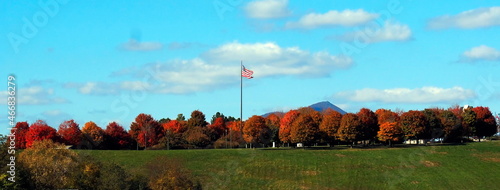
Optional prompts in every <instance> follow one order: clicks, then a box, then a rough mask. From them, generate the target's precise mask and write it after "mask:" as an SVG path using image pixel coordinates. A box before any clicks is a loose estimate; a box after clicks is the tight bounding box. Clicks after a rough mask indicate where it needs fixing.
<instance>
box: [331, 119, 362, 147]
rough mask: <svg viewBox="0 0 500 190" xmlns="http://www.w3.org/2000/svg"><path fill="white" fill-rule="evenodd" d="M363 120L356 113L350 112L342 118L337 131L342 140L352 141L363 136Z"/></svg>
mask: <svg viewBox="0 0 500 190" xmlns="http://www.w3.org/2000/svg"><path fill="white" fill-rule="evenodd" d="M361 125H362V124H361V120H360V119H359V117H358V116H357V115H356V114H352V113H348V114H345V115H344V116H343V117H342V120H340V128H339V130H338V131H337V138H338V139H339V140H341V141H345V142H351V143H353V142H354V141H357V140H360V138H361V130H362V126H361Z"/></svg>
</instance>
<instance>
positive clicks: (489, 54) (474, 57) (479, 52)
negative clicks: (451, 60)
mask: <svg viewBox="0 0 500 190" xmlns="http://www.w3.org/2000/svg"><path fill="white" fill-rule="evenodd" d="M497 60H500V51H498V50H496V49H495V48H492V47H488V46H485V45H480V46H477V47H473V48H471V49H470V50H467V51H465V52H464V53H463V54H462V61H465V62H474V61H497Z"/></svg>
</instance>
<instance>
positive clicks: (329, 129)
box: [319, 108, 342, 145]
mask: <svg viewBox="0 0 500 190" xmlns="http://www.w3.org/2000/svg"><path fill="white" fill-rule="evenodd" d="M340 120H342V114H340V113H339V112H337V111H335V110H332V109H330V108H328V109H327V110H325V111H324V113H323V119H322V120H321V124H320V125H319V131H320V132H321V133H322V136H323V139H324V140H325V141H326V142H329V143H330V145H333V144H332V143H333V142H334V140H335V135H336V134H337V131H338V130H339V128H340Z"/></svg>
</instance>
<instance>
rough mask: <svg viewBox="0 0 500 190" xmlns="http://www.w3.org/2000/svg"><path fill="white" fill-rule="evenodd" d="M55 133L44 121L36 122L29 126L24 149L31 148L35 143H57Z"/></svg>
mask: <svg viewBox="0 0 500 190" xmlns="http://www.w3.org/2000/svg"><path fill="white" fill-rule="evenodd" d="M57 138H58V136H57V132H56V130H55V129H54V128H52V127H50V126H49V125H47V123H45V121H42V120H38V121H36V122H35V123H33V124H31V126H30V128H29V130H28V132H27V133H26V148H29V147H31V145H33V143H34V142H35V141H41V140H44V139H49V140H52V141H57V140H58V139H57Z"/></svg>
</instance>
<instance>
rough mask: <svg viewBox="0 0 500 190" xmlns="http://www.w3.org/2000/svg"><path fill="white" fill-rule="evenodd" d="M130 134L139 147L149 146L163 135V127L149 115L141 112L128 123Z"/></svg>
mask: <svg viewBox="0 0 500 190" xmlns="http://www.w3.org/2000/svg"><path fill="white" fill-rule="evenodd" d="M129 134H130V136H131V137H132V138H133V139H135V140H136V142H137V143H139V146H140V147H146V146H147V147H151V146H153V145H155V144H157V143H158V141H159V140H160V139H161V138H162V137H163V136H164V133H163V127H162V126H160V123H158V121H156V120H155V119H154V118H153V117H151V115H148V114H144V113H141V114H139V115H137V117H136V118H135V121H134V122H132V124H131V125H130V131H129Z"/></svg>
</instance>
